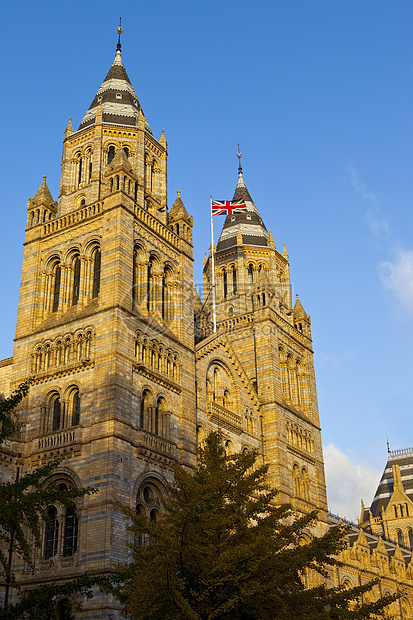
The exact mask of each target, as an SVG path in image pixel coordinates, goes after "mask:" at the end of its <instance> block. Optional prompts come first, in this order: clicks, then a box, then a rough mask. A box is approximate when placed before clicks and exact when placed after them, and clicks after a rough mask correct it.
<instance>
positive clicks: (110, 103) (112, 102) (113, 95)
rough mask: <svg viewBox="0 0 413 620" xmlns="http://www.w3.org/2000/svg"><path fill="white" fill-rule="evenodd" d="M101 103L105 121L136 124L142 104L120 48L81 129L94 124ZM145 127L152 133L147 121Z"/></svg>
mask: <svg viewBox="0 0 413 620" xmlns="http://www.w3.org/2000/svg"><path fill="white" fill-rule="evenodd" d="M99 105H101V106H102V120H103V122H104V123H111V124H114V125H127V126H132V127H133V126H135V124H136V119H137V117H138V114H139V111H140V110H141V106H140V103H139V100H138V97H137V95H136V93H135V90H134V88H133V86H132V84H131V82H130V79H129V77H128V74H127V73H126V69H125V66H124V64H123V62H122V55H121V52H120V49H118V50H117V51H116V56H115V60H114V61H113V63H112V66H111V67H110V69H109V72H108V74H107V76H106V77H105V79H104V80H103V82H102V84H101V86H100V88H99V90H98V92H97V93H96V95H95V98H94V99H93V101H92V103H91V105H90V107H89V109H88V111H87V112H86V114H85V115H84V117H83V119H82V122H81V123H80V125H79V129H84V128H85V127H89V125H93V123H94V122H95V118H96V112H97V111H98V109H99ZM142 113H143V112H142ZM145 129H146V130H147V131H149V132H150V133H152V132H151V128H150V127H149V125H148V123H147V122H146V127H145Z"/></svg>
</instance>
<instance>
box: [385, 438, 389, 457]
mask: <svg viewBox="0 0 413 620" xmlns="http://www.w3.org/2000/svg"><path fill="white" fill-rule="evenodd" d="M386 443H387V454H390V442H389V438H388V437H386Z"/></svg>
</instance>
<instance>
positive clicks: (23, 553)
mask: <svg viewBox="0 0 413 620" xmlns="http://www.w3.org/2000/svg"><path fill="white" fill-rule="evenodd" d="M29 387H30V380H28V381H26V382H25V383H22V384H21V385H20V386H19V387H18V389H17V390H15V391H14V392H13V393H12V394H11V395H10V396H9V397H8V398H2V399H0V443H3V442H4V441H5V440H10V439H12V438H13V437H14V436H15V434H16V433H17V432H18V431H19V430H20V429H21V426H22V425H21V423H20V422H19V421H18V419H17V418H16V416H15V414H14V410H15V408H16V406H17V405H18V404H19V403H20V402H21V401H22V400H23V398H24V397H25V396H26V395H27V393H28V390H29ZM58 465H59V461H55V462H53V463H50V464H48V465H45V466H43V467H38V468H37V469H35V470H33V471H31V472H28V473H25V474H23V475H21V476H17V475H16V479H15V480H14V481H13V482H7V483H0V575H1V576H2V577H3V578H4V580H5V582H6V591H7V590H8V588H9V586H12V587H15V588H17V589H18V590H19V584H18V583H17V582H16V578H15V575H14V573H13V571H12V569H11V566H10V564H11V562H10V559H11V554H12V553H13V554H17V555H18V556H19V558H20V559H21V560H23V561H25V562H27V563H28V564H29V566H30V567H31V568H33V569H34V564H33V545H35V546H40V542H41V527H42V525H43V523H44V521H45V520H46V519H47V509H48V507H49V506H50V504H53V503H54V502H56V501H59V502H61V503H63V504H65V505H69V504H70V503H71V501H73V500H74V499H76V498H79V497H82V496H84V495H86V494H90V493H93V492H94V489H91V488H87V489H78V488H71V489H66V490H61V489H59V487H58V486H57V485H56V484H54V483H53V482H48V483H47V484H45V481H46V480H47V478H48V477H50V476H51V475H52V474H53V473H54V471H55V470H56V468H57V467H58ZM16 474H17V472H16ZM89 581H90V580H89ZM89 581H88V579H85V580H84V583H83V582H82V581H76V582H71V583H69V584H64V585H54V584H50V585H48V586H42V587H41V588H39V589H38V590H35V591H32V592H30V593H28V592H26V593H25V594H23V595H22V601H21V602H20V603H19V604H18V605H16V606H7V608H5V609H2V610H0V618H30V617H36V618H39V619H40V618H43V617H45V618H46V617H47V618H50V619H52V618H55V617H56V618H61V619H63V618H68V619H69V618H71V617H72V612H71V604H70V601H69V598H68V596H69V594H70V595H73V594H74V593H76V592H77V593H80V592H84V593H86V594H87V592H89V590H90V583H89ZM6 604H7V602H6ZM47 605H48V606H49V611H48V612H47V613H48V615H47V616H42V615H41V613H43V611H44V610H45V609H47ZM5 607H6V605H5ZM36 607H37V610H38V612H37V615H36V614H35V615H33V616H31V615H30V613H31V612H30V609H32V610H35V609H36ZM52 608H53V609H54V610H55V612H56V613H58V614H60V615H53V613H54V612H53V613H52V612H51V611H50V610H51V609H52ZM33 613H34V612H33ZM19 614H20V615H19ZM65 614H66V615H65Z"/></svg>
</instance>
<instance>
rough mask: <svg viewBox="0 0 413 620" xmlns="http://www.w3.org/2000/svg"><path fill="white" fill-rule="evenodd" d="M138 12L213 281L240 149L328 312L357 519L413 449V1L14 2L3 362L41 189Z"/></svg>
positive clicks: (331, 380) (261, 198) (143, 91)
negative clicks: (213, 216) (388, 466)
mask: <svg viewBox="0 0 413 620" xmlns="http://www.w3.org/2000/svg"><path fill="white" fill-rule="evenodd" d="M120 15H121V16H122V25H123V27H124V31H125V32H124V35H123V41H122V55H123V60H124V63H125V66H126V68H127V71H128V73H129V77H130V79H131V81H132V84H133V86H134V87H135V90H136V92H137V94H138V97H139V99H140V102H141V105H142V106H143V109H144V112H145V114H146V116H147V118H148V120H149V123H150V125H151V127H152V130H153V132H154V135H155V136H156V137H160V135H161V131H162V128H163V127H165V133H166V138H167V140H168V145H169V161H168V182H169V204H170V205H171V204H172V202H173V200H174V198H175V196H176V190H178V189H180V190H181V197H182V199H183V201H184V203H185V205H186V207H187V209H188V211H189V212H190V213H191V214H192V215H193V216H194V220H195V229H194V243H195V259H196V262H195V281H198V282H199V281H201V269H202V258H203V254H204V251H205V250H206V249H207V248H208V245H209V242H210V240H209V236H208V229H209V202H208V199H209V195H210V194H212V195H213V196H216V197H218V198H221V197H222V198H230V197H231V196H232V193H233V190H234V186H235V183H236V179H237V175H236V171H237V163H238V161H237V159H236V152H237V144H238V142H239V143H240V146H241V151H242V152H243V169H244V178H245V182H246V184H247V186H248V189H249V191H250V194H251V195H252V197H253V199H254V201H255V203H256V205H257V207H258V209H259V210H260V212H261V215H262V217H263V219H264V221H265V223H266V225H267V228H271V229H272V233H273V236H274V239H275V242H276V246H277V248H279V249H282V247H283V243H284V242H285V243H286V247H287V250H288V253H289V256H290V270H291V278H292V285H293V294H295V293H299V294H300V299H301V301H302V304H303V306H304V308H305V309H306V311H307V312H308V313H309V314H310V315H311V317H312V332H313V340H314V351H315V365H316V375H317V385H318V395H319V407H320V417H321V425H322V428H323V441H324V445H325V448H326V471H327V480H328V484H329V499H330V506H331V508H332V509H333V510H336V511H339V512H341V513H342V514H343V513H346V516H348V517H352V518H353V517H355V516H356V514H357V511H358V506H359V497H358V496H357V498H356V500H355V502H354V500H353V499H351V498H352V497H353V498H354V496H356V495H357V493H359V494H362V495H363V498H364V500H365V502H366V504H367V505H368V504H369V503H370V501H371V500H372V496H373V493H374V490H375V486H376V484H377V483H378V478H377V476H379V475H380V472H381V470H382V468H383V467H384V464H385V462H386V456H387V455H386V435H388V436H389V438H390V445H391V448H394V449H395V448H402V447H408V446H410V445H413V434H412V425H411V421H410V419H411V413H412V411H413V390H412V387H413V375H412V353H411V351H412V345H413V337H412V329H411V326H412V318H413V239H412V230H413V227H412V223H413V209H412V202H413V176H412V171H411V165H412V155H413V122H412V118H413V115H412V111H413V110H412V95H413V39H412V36H411V29H412V21H413V4H412V3H411V2H410V0H409V1H402V0H394V1H393V2H389V1H383V0H363V1H362V2H360V0H346V1H343V0H342V1H341V2H340V1H339V0H312V1H311V2H310V1H309V0H289V1H286V0H283V1H279V0H272V1H271V2H270V1H267V0H261V2H256V3H251V2H246V1H244V0H237V1H235V0H234V1H233V0H221V1H216V0H211V1H209V2H208V3H201V2H189V1H187V2H184V1H182V0H176V1H175V2H170V1H166V0H158V2H156V3H143V2H139V3H138V2H129V1H128V2H127V1H121V0H120V1H118V2H116V3H115V2H113V1H112V2H107V1H106V0H100V1H99V2H95V1H93V0H89V2H87V3H85V2H82V3H81V2H79V1H78V0H74V1H73V2H71V3H70V4H66V3H58V2H48V1H42V0H39V1H38V2H36V3H32V2H30V3H29V2H27V1H23V2H21V3H19V4H18V5H15V6H11V3H3V8H2V9H1V18H2V23H3V24H4V25H5V26H4V29H3V33H2V37H1V45H2V46H3V77H2V85H3V89H2V98H1V104H2V114H1V117H0V122H1V136H2V140H1V144H2V146H1V150H0V170H1V183H0V191H1V214H2V219H1V221H2V226H1V230H0V234H1V243H0V257H1V263H0V264H1V265H2V267H1V275H2V283H3V287H2V290H3V295H2V302H3V303H2V304H1V308H0V320H1V325H2V329H1V333H0V358H3V357H7V356H10V355H12V346H13V343H12V337H13V335H14V329H15V321H16V313H17V303H18V293H19V283H20V271H21V260H22V242H23V240H24V227H25V222H26V203H27V199H28V198H29V197H32V196H33V195H34V194H35V192H36V190H37V188H38V187H39V185H40V183H41V181H42V177H43V175H44V174H46V175H47V182H48V184H49V187H50V189H51V191H52V194H53V196H54V198H57V195H58V185H59V174H60V158H61V149H62V139H63V132H64V129H65V127H66V124H67V120H68V117H69V115H70V116H72V119H73V124H74V126H76V127H77V125H78V124H79V122H80V120H81V118H82V116H83V114H84V112H85V111H86V109H87V108H88V107H89V105H90V103H91V101H92V99H93V97H94V94H95V92H96V91H97V89H98V87H99V85H100V83H101V82H102V80H103V78H104V77H105V75H106V72H107V70H108V68H109V66H110V64H111V63H112V61H113V58H114V52H115V47H116V26H117V25H118V20H119V16H120ZM216 229H218V226H216ZM217 232H218V230H217ZM345 482H346V484H347V483H348V488H349V492H348V496H346V497H344V495H343V494H344V490H343V489H344V488H345V487H346V484H344V483H345ZM340 486H341V496H340V494H339V493H338V491H339V490H340V489H339V487H340ZM350 495H351V497H350Z"/></svg>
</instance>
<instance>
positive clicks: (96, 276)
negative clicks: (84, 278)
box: [92, 249, 102, 298]
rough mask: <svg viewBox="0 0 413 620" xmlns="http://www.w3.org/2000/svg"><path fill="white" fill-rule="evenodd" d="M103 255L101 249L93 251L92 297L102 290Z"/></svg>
mask: <svg viewBox="0 0 413 620" xmlns="http://www.w3.org/2000/svg"><path fill="white" fill-rule="evenodd" d="M101 260H102V255H101V252H100V250H99V249H96V250H95V251H94V253H93V290H92V298H95V297H97V296H98V295H99V292H100V266H101Z"/></svg>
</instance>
